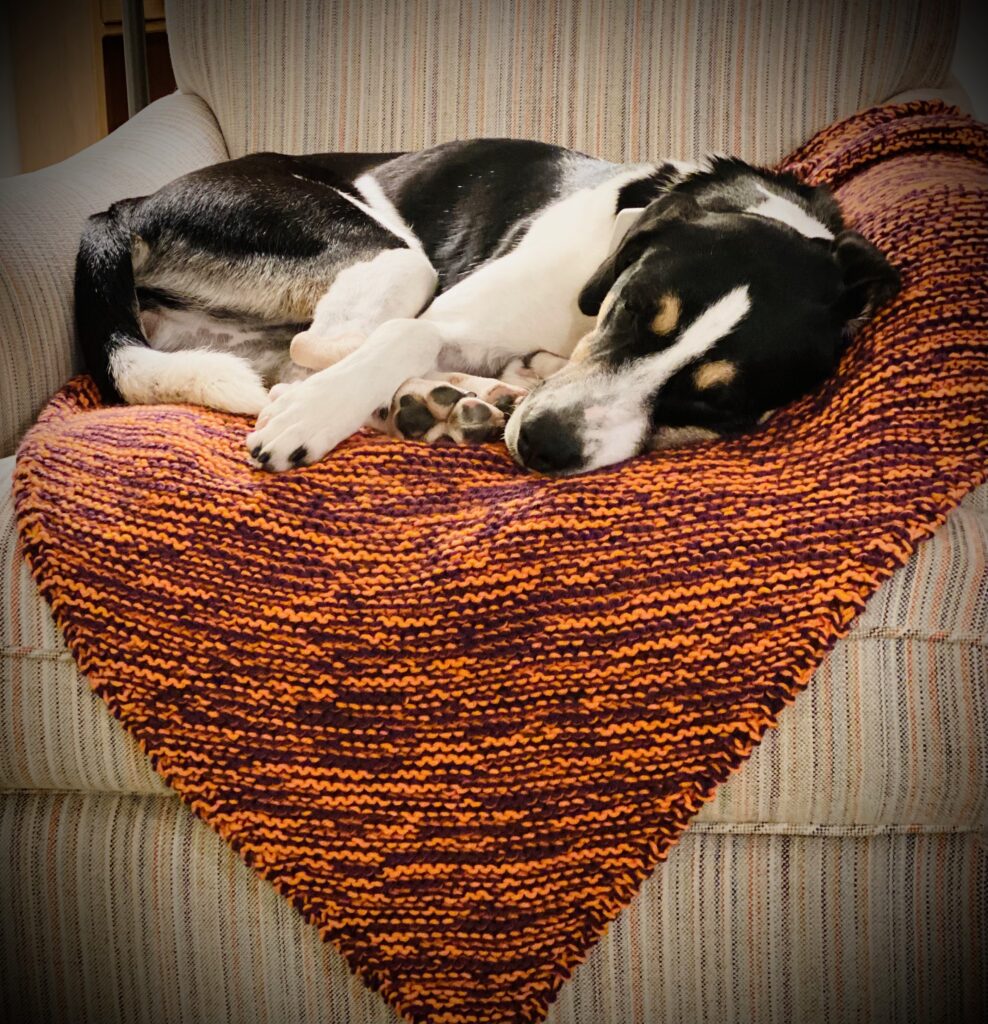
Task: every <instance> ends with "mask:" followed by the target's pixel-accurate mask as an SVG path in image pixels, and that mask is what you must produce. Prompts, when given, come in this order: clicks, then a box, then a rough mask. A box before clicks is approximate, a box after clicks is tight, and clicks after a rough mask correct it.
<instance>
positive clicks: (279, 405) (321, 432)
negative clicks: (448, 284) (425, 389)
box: [247, 320, 445, 471]
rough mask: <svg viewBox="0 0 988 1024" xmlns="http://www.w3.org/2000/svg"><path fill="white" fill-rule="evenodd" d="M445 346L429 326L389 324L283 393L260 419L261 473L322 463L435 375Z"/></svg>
mask: <svg viewBox="0 0 988 1024" xmlns="http://www.w3.org/2000/svg"><path fill="white" fill-rule="evenodd" d="M444 344H445V341H444V337H443V332H442V330H441V328H440V327H439V326H438V325H437V324H435V323H430V322H429V321H426V320H389V321H388V322H387V323H385V324H382V325H381V326H380V327H378V328H377V329H376V330H375V331H374V332H373V333H372V334H371V336H370V337H369V338H368V339H367V341H366V342H365V343H364V344H363V345H362V346H361V347H360V348H359V349H357V350H356V351H355V352H353V353H351V354H350V355H348V356H347V357H346V358H345V359H343V360H341V361H340V362H338V363H336V364H335V365H333V366H330V367H329V368H327V369H325V370H320V371H319V372H318V373H314V374H313V375H312V376H311V377H308V378H306V379H305V380H303V381H299V382H298V383H297V384H293V385H292V386H291V387H290V388H288V389H287V390H285V391H283V392H281V393H280V394H279V395H278V397H277V398H275V399H274V400H273V401H271V402H270V403H269V404H268V405H267V406H265V408H264V409H263V410H262V411H261V414H260V416H259V417H258V419H257V424H256V427H255V429H254V431H253V432H252V433H250V434H248V435H247V450H248V452H250V457H251V460H252V462H253V464H254V465H255V466H258V467H261V468H264V469H268V470H275V471H277V470H282V469H291V468H292V467H293V466H304V465H308V464H309V463H310V462H316V461H317V460H318V459H321V458H322V457H323V456H324V455H325V454H326V453H327V452H330V451H332V449H333V448H335V447H336V446H337V445H338V444H339V443H340V442H341V441H343V440H344V439H346V438H347V437H349V436H350V435H351V434H353V433H354V432H356V431H357V430H359V429H360V428H361V427H362V426H363V425H364V424H365V423H367V422H368V421H369V420H370V419H371V417H372V415H373V413H374V412H375V410H377V409H378V408H380V407H381V406H387V405H389V404H390V402H391V396H392V395H393V394H394V393H395V391H397V390H398V388H399V387H400V385H401V384H402V382H404V381H405V380H407V379H408V378H409V377H421V376H424V375H425V374H427V373H429V372H430V371H431V370H433V369H435V367H436V365H437V364H438V362H439V357H440V353H441V352H442V350H443V347H444Z"/></svg>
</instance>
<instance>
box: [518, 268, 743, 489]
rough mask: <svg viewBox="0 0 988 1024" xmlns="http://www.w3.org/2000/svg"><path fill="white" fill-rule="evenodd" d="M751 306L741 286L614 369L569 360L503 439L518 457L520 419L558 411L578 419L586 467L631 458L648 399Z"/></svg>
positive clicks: (644, 427) (642, 435)
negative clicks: (656, 348)
mask: <svg viewBox="0 0 988 1024" xmlns="http://www.w3.org/2000/svg"><path fill="white" fill-rule="evenodd" d="M750 308H751V300H750V298H749V295H748V286H747V285H739V286H738V287H737V288H733V289H732V290H731V291H729V292H727V293H726V294H725V295H722V296H721V297H720V298H719V299H718V300H717V301H716V302H714V303H712V304H711V305H710V306H708V307H707V308H706V309H705V310H704V311H703V312H702V313H701V314H700V315H699V316H698V317H697V318H696V319H695V320H694V321H693V322H692V323H691V324H690V325H689V326H688V327H687V328H686V329H685V330H684V331H683V332H682V333H681V334H680V336H679V339H678V340H677V341H676V342H675V344H673V345H671V346H670V347H669V348H667V349H665V350H663V351H662V352H656V353H654V354H653V355H650V356H646V357H645V358H644V359H639V360H638V361H637V362H634V363H632V364H630V365H629V366H627V367H624V368H622V369H620V370H618V371H616V372H611V371H607V370H603V369H593V370H591V371H589V372H587V371H586V370H584V369H582V368H581V367H580V364H571V369H570V370H563V371H562V372H561V373H559V374H558V375H557V376H555V377H553V378H552V379H551V380H549V381H548V382H547V383H546V384H545V385H544V386H543V387H542V388H540V389H539V390H538V391H536V392H534V393H533V394H532V395H531V396H530V397H529V398H528V399H526V400H525V401H524V402H522V404H521V405H520V406H519V407H518V411H517V412H516V413H515V415H513V416H512V417H511V419H510V420H509V421H508V425H507V427H506V429H505V434H504V439H505V442H506V443H507V445H508V449H509V451H511V453H512V455H513V456H515V458H517V451H518V436H519V433H520V431H521V425H522V423H523V421H524V420H525V419H527V418H529V417H531V418H532V419H535V418H536V417H538V416H539V415H540V414H542V413H546V412H549V413H557V414H559V415H561V417H562V418H563V420H564V421H572V420H574V419H575V420H577V421H578V422H579V423H580V437H581V441H582V444H583V453H582V460H581V464H580V465H579V466H578V467H575V469H576V470H579V471H586V470H591V469H598V468H599V467H601V466H609V465H612V464H613V463H615V462H620V461H622V460H623V459H627V458H630V457H631V456H632V455H635V454H636V453H637V452H638V451H639V450H640V449H641V446H642V444H643V442H644V441H645V440H646V433H647V431H648V426H649V411H648V400H649V398H650V396H652V395H653V394H655V392H656V391H657V390H658V389H659V388H660V387H661V386H662V385H663V384H664V383H665V382H666V381H667V380H668V379H669V378H670V377H671V376H672V375H673V374H674V373H676V372H677V371H678V370H680V369H682V367H684V366H687V365H688V364H690V363H692V362H694V361H695V360H696V359H699V358H700V357H701V356H702V355H703V354H704V353H705V352H708V351H709V350H710V349H711V348H712V347H713V346H714V345H715V344H716V343H717V341H719V340H720V339H721V338H723V337H724V336H725V335H727V334H729V333H730V332H731V331H732V330H734V328H735V327H737V325H738V324H739V323H740V322H741V321H742V320H743V319H744V317H745V316H746V315H747V313H748V311H749V309H750Z"/></svg>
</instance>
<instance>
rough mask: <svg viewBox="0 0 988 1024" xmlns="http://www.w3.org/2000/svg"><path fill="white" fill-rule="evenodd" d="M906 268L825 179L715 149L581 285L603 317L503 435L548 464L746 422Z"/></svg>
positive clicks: (613, 457)
mask: <svg viewBox="0 0 988 1024" xmlns="http://www.w3.org/2000/svg"><path fill="white" fill-rule="evenodd" d="M898 288H899V275H898V273H897V272H896V271H895V269H894V268H893V267H891V266H890V265H889V263H888V261H887V260H886V259H885V257H884V256H883V255H882V254H881V253H880V252H879V251H878V250H877V249H876V248H875V247H874V246H873V245H872V244H871V243H870V242H868V241H867V240H866V239H865V238H864V237H862V236H861V235H859V234H858V233H857V232H855V231H850V230H846V229H845V228H844V222H843V219H842V217H841V214H840V210H839V208H838V206H837V203H836V202H835V200H834V199H833V197H832V195H831V194H830V192H829V191H828V190H827V189H825V188H822V187H813V186H808V185H803V184H801V183H799V182H798V181H797V180H796V179H795V178H793V177H792V176H791V175H786V174H775V173H773V172H770V171H765V170H761V169H758V168H754V167H751V166H750V165H748V164H746V163H744V162H742V161H740V160H735V159H726V158H715V159H713V160H711V161H710V162H709V164H708V165H707V166H706V167H705V168H704V169H702V170H700V171H695V172H693V173H690V174H688V175H686V176H685V177H683V178H681V179H680V180H678V181H675V182H674V183H673V184H672V185H671V186H670V187H669V188H668V190H667V191H665V192H664V193H663V194H661V195H660V196H659V197H658V198H657V199H655V200H654V201H652V202H651V203H650V204H649V205H648V206H647V207H645V208H644V209H643V210H642V211H641V213H640V214H638V215H637V216H635V215H634V214H632V223H631V227H630V229H629V230H628V232H627V234H626V235H625V236H624V238H623V239H622V240H621V241H620V242H619V243H618V244H617V246H616V248H615V249H614V251H613V252H612V253H611V255H610V256H609V257H608V258H607V259H606V260H605V261H604V263H603V264H602V265H601V266H600V268H599V269H598V270H597V272H596V273H595V274H594V276H593V277H592V278H591V280H590V281H588V282H587V284H586V286H585V287H584V288H583V291H582V293H581V294H580V298H579V305H580V311H581V312H582V313H584V314H585V315H587V316H596V317H597V323H596V326H595V328H594V329H593V330H592V331H591V332H590V333H589V334H587V336H586V337H585V338H583V340H582V341H581V342H580V343H579V344H578V345H577V348H576V350H575V351H574V353H573V358H572V360H571V362H570V363H569V365H568V366H567V367H566V368H565V369H564V370H562V371H561V372H560V373H558V374H556V375H555V376H553V377H551V378H550V379H549V380H548V381H546V382H545V383H544V384H542V385H541V386H540V387H539V388H537V389H536V390H535V391H533V392H532V394H531V395H529V396H528V398H526V399H525V400H524V401H523V402H522V403H521V404H520V405H519V406H518V408H517V410H516V411H515V413H514V415H513V416H512V417H511V419H510V420H509V422H508V425H507V429H506V431H505V440H506V441H507V444H508V448H509V450H510V451H511V454H512V455H513V456H514V458H515V460H516V461H518V462H519V463H520V464H521V465H523V466H526V467H528V468H531V469H535V470H539V471H541V472H546V473H554V474H568V473H578V472H583V471H586V470H591V469H597V468H599V467H601V466H606V465H610V464H612V463H614V462H619V461H621V460H623V459H626V458H629V457H630V456H632V455H635V454H637V453H638V452H641V451H643V450H644V449H646V448H649V447H657V446H658V447H663V446H668V445H671V444H679V443H684V442H687V441H691V440H699V439H703V438H708V437H713V436H719V435H724V434H733V433H738V432H741V431H744V430H747V429H750V428H751V427H753V426H755V425H756V424H757V423H758V422H759V421H760V420H761V419H764V418H765V416H766V415H767V414H768V413H770V412H771V411H772V410H774V409H777V408H778V407H779V406H783V405H786V404H787V403H789V402H791V401H793V400H794V399H796V398H798V397H800V396H801V395H804V394H806V393H807V392H809V391H811V390H813V389H814V388H816V387H817V386H819V385H820V384H821V383H822V382H823V381H824V380H825V379H826V378H827V377H828V376H829V375H830V374H832V373H833V371H834V370H835V369H836V367H837V363H838V361H839V359H840V355H841V352H842V351H843V348H844V345H845V344H846V340H847V338H848V336H849V334H850V332H851V331H852V330H853V329H854V328H855V327H856V326H857V325H858V324H859V323H861V322H863V321H864V320H865V319H867V317H868V316H869V315H870V314H871V313H872V312H873V311H874V310H876V309H877V308H878V307H880V306H881V305H882V304H883V303H885V302H887V301H888V300H889V299H890V298H892V296H894V295H895V294H896V292H897V291H898Z"/></svg>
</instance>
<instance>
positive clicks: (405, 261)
mask: <svg viewBox="0 0 988 1024" xmlns="http://www.w3.org/2000/svg"><path fill="white" fill-rule="evenodd" d="M899 285H900V281H899V274H898V273H897V271H896V270H895V268H893V267H892V266H891V265H890V264H889V262H888V260H887V259H886V258H885V256H884V255H883V254H882V253H881V252H880V251H879V250H878V249H877V248H876V247H875V246H874V245H873V244H872V243H870V242H869V241H868V240H867V239H865V238H864V237H863V236H862V235H860V234H859V233H857V232H856V231H854V230H851V229H849V228H847V226H846V225H845V223H844V220H843V217H842V215H841V212H840V209H839V207H838V204H837V203H836V201H835V199H834V197H833V195H832V194H831V193H830V191H829V190H828V189H826V188H825V187H820V186H810V185H807V184H803V183H801V182H800V181H798V180H797V179H796V178H795V177H793V176H792V175H790V174H785V173H777V172H774V171H771V170H768V169H765V168H760V167H756V166H752V165H750V164H748V163H746V162H744V161H742V160H740V159H737V158H731V157H724V156H714V157H709V158H707V159H705V160H704V161H703V162H701V163H699V164H686V163H683V162H680V161H671V160H667V161H661V162H659V163H654V164H626V165H621V164H614V163H611V162H608V161H605V160H600V159H597V158H594V157H591V156H587V155H585V154H583V153H579V152H576V151H573V150H568V149H565V148H562V147H560V146H554V145H550V144H547V143H542V142H535V141H525V140H512V139H475V140H470V141H465V142H449V143H443V144H440V145H437V146H433V147H432V148H430V149H427V150H424V151H422V152H417V153H401V154H330V155H309V156H289V155H284V154H275V153H259V154H253V155H249V156H245V157H241V158H239V159H234V160H230V161H227V162H225V163H221V164H217V165H214V166H211V167H207V168H204V169H202V170H198V171H195V172H192V173H191V174H187V175H185V176H184V177H182V178H179V179H177V180H176V181H173V182H172V183H171V184H169V185H166V186H165V187H163V188H162V189H160V190H159V191H157V192H155V193H154V194H152V195H150V196H146V197H142V198H137V199H128V200H124V201H121V202H118V203H115V204H114V205H113V206H111V207H110V208H109V209H108V210H107V211H106V212H104V213H100V214H97V215H95V216H93V217H91V218H90V220H89V222H88V223H87V226H86V229H85V231H84V234H83V237H82V240H81V243H80V247H79V253H78V258H77V263H76V287H75V302H76V323H77V329H78V336H79V339H80V343H81V346H82V350H83V354H84V358H85V361H86V365H87V367H88V369H89V371H90V373H91V374H92V376H93V377H94V379H95V380H96V382H97V384H98V386H99V388H100V390H101V392H102V394H103V396H104V397H105V398H106V399H107V400H119V399H123V400H124V401H126V402H132V403H155V402H192V403H198V404H202V405H205V406H210V407H212V408H214V409H219V410H225V411H229V412H234V413H243V414H248V415H251V416H256V417H257V420H256V424H255V427H254V429H253V431H251V432H250V433H249V434H248V436H247V438H246V449H247V453H248V454H249V461H250V462H251V463H252V464H253V465H254V466H255V467H257V468H263V469H265V470H269V471H280V470H286V469H290V468H292V467H298V466H303V465H306V464H309V463H312V462H314V461H316V460H318V459H321V458H323V457H324V456H325V455H326V454H327V453H329V452H330V451H331V450H332V449H333V448H334V447H335V446H336V445H338V444H339V443H340V442H341V441H343V440H344V439H345V438H347V437H348V436H350V435H351V434H353V433H354V432H355V431H357V430H358V429H360V428H361V427H362V426H365V425H369V426H373V427H375V428H376V429H379V430H384V431H386V432H388V433H391V434H394V435H396V436H402V437H407V438H417V439H422V440H426V441H438V440H446V441H456V442H477V441H484V440H489V439H490V438H491V437H493V436H496V435H499V434H500V433H501V432H502V430H503V436H504V439H505V442H506V445H507V447H508V450H509V452H510V453H511V455H512V457H513V458H514V459H515V461H516V462H517V463H518V464H519V465H521V466H523V467H525V468H528V469H531V470H535V471H538V472H541V473H546V474H551V475H566V474H572V473H578V472H584V471H589V470H593V469H597V468H599V467H602V466H608V465H612V464H614V463H617V462H620V461H622V460H624V459H627V458H629V457H631V456H633V455H636V454H638V453H639V452H642V451H644V450H645V449H647V448H653V447H665V446H669V445H678V444H684V443H690V442H695V441H698V440H703V439H707V438H714V437H718V436H723V435H731V434H736V433H738V432H743V431H746V430H750V429H752V428H753V427H755V426H756V425H757V424H758V423H759V422H760V421H762V420H764V419H765V418H766V417H767V416H769V415H770V414H771V412H772V411H773V410H775V409H777V408H779V407H780V406H784V405H786V404H788V403H790V402H792V401H793V400H795V399H796V398H799V397H800V396H802V395H805V394H807V393H808V392H810V391H812V390H813V389H815V388H817V387H818V386H819V385H820V384H821V383H822V382H823V381H824V380H825V379H826V378H827V377H828V376H829V375H830V374H832V373H833V372H834V370H835V368H836V366H837V364H838V361H839V359H840V356H841V353H842V351H843V349H844V347H845V346H846V344H847V341H848V338H849V337H850V336H851V334H852V332H853V330H854V329H855V328H856V326H857V325H859V324H860V323H862V322H864V321H865V320H866V319H867V318H868V317H870V316H871V315H872V314H873V313H874V312H875V311H876V310H878V309H879V308H880V307H881V306H882V305H884V304H885V303H886V302H888V301H889V300H890V299H891V298H892V297H893V296H894V295H895V294H896V293H897V291H898V289H899Z"/></svg>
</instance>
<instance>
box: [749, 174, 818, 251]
mask: <svg viewBox="0 0 988 1024" xmlns="http://www.w3.org/2000/svg"><path fill="white" fill-rule="evenodd" d="M756 187H757V189H758V191H759V192H761V193H762V194H763V195H764V196H765V199H764V200H763V201H762V202H760V203H756V204H755V205H754V206H749V207H748V209H747V210H745V211H744V212H745V213H755V214H757V215H758V216H759V217H768V218H770V219H771V220H777V221H780V222H781V223H782V224H788V225H789V227H791V228H793V229H794V230H796V231H798V232H799V233H800V234H801V235H805V237H806V238H826V239H832V238H833V237H834V234H833V232H832V231H830V230H828V229H827V228H826V227H824V225H823V224H821V223H820V221H818V220H817V219H816V217H811V216H810V215H809V214H808V213H807V212H806V211H805V210H804V209H803V208H802V207H800V206H798V205H797V204H796V203H794V202H792V200H790V199H786V198H784V197H783V196H780V195H778V193H776V192H771V191H769V189H767V188H765V186H764V185H757V186H756Z"/></svg>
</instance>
